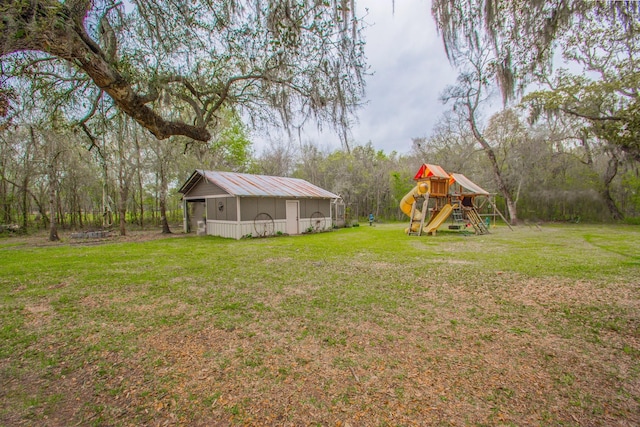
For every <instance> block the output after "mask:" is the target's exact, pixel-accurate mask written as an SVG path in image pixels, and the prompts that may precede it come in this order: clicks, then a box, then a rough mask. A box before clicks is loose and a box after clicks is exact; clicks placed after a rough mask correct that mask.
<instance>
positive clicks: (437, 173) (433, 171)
mask: <svg viewBox="0 0 640 427" xmlns="http://www.w3.org/2000/svg"><path fill="white" fill-rule="evenodd" d="M432 176H434V177H436V178H444V179H448V178H449V174H448V173H447V172H445V170H444V169H442V167H441V166H438V165H430V164H427V163H425V164H423V165H422V167H421V168H420V170H419V171H418V173H417V174H416V176H414V177H413V179H414V180H416V181H419V180H421V179H425V178H430V177H432Z"/></svg>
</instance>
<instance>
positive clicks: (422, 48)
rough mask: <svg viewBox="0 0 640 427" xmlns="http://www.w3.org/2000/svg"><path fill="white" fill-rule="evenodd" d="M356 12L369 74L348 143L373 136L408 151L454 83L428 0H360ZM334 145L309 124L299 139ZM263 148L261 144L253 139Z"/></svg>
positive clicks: (383, 146) (385, 146)
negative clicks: (363, 103)
mask: <svg viewBox="0 0 640 427" xmlns="http://www.w3.org/2000/svg"><path fill="white" fill-rule="evenodd" d="M356 7H357V11H358V14H359V15H360V16H363V15H365V14H366V13H367V12H366V10H365V9H368V15H367V16H366V18H365V21H366V22H367V23H368V24H369V25H370V26H369V27H368V28H367V29H366V30H365V40H366V48H365V52H366V55H367V58H368V63H369V65H370V66H371V70H370V71H371V72H372V73H373V75H371V76H368V77H367V79H366V82H367V89H366V90H367V92H366V101H367V105H366V106H365V107H363V108H362V109H361V110H360V111H359V114H358V118H359V124H357V125H356V126H354V127H353V128H352V138H351V140H350V145H352V146H353V145H364V144H366V143H367V142H369V141H371V142H372V144H373V146H374V147H375V148H376V149H379V150H384V151H385V152H386V153H390V152H391V151H394V150H395V151H397V152H399V153H406V152H408V151H409V150H410V149H411V139H412V138H416V137H422V136H428V135H429V134H430V133H431V130H432V128H433V125H434V124H435V123H436V121H437V120H438V118H439V117H440V116H441V115H442V113H443V112H444V111H445V110H446V109H447V108H448V107H447V106H444V105H442V103H441V102H440V101H439V99H438V98H439V96H440V94H441V93H442V91H443V90H444V88H445V87H446V86H448V85H450V84H453V83H454V82H455V78H456V72H455V70H454V69H453V68H452V67H451V65H450V64H449V61H448V60H447V57H446V54H445V52H444V48H443V45H442V39H441V37H440V36H438V34H437V33H436V26H435V23H434V21H433V17H432V16H431V1H430V0H395V13H394V11H393V1H392V0H358V1H357V6H356ZM309 141H311V142H313V143H315V144H316V145H318V146H319V147H321V148H329V149H337V148H339V147H340V142H339V139H338V137H337V136H336V135H335V133H333V132H330V131H325V132H323V133H322V134H320V133H318V132H317V130H316V129H315V128H313V129H308V130H307V131H306V135H303V137H302V142H303V143H306V142H309ZM256 148H257V151H261V149H260V148H261V147H260V144H256Z"/></svg>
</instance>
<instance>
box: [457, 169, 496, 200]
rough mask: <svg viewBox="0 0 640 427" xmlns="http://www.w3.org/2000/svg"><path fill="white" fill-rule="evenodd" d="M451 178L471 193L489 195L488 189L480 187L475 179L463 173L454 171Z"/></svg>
mask: <svg viewBox="0 0 640 427" xmlns="http://www.w3.org/2000/svg"><path fill="white" fill-rule="evenodd" d="M451 179H452V180H453V182H455V183H457V184H458V185H460V187H462V188H463V189H464V190H466V191H467V192H468V193H469V194H477V195H483V196H488V195H489V192H488V191H486V190H483V189H482V188H480V186H479V185H477V184H476V183H474V182H473V181H471V180H470V179H469V178H467V177H466V176H464V175H463V174H461V173H452V174H451Z"/></svg>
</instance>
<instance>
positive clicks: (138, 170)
mask: <svg viewBox="0 0 640 427" xmlns="http://www.w3.org/2000/svg"><path fill="white" fill-rule="evenodd" d="M135 143H136V173H137V177H138V192H139V193H140V228H142V229H144V189H143V187H142V164H141V163H142V162H141V161H140V142H139V141H138V135H137V133H136V136H135ZM134 200H135V195H134Z"/></svg>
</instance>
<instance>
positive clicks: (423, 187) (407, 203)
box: [400, 182, 429, 233]
mask: <svg viewBox="0 0 640 427" xmlns="http://www.w3.org/2000/svg"><path fill="white" fill-rule="evenodd" d="M428 190H429V185H428V184H427V183H425V182H421V183H420V184H418V185H416V186H415V187H413V189H412V190H411V191H409V192H408V193H407V194H406V195H405V196H404V197H403V198H402V200H401V201H400V210H401V211H402V212H404V213H405V215H407V216H408V217H409V218H411V209H412V208H413V204H414V203H415V202H416V197H420V196H422V195H424V194H426V193H427V191H428ZM421 219H422V213H421V212H420V211H419V210H418V209H416V210H415V212H414V213H413V220H414V221H417V222H415V223H414V224H413V225H412V227H411V231H416V230H418V227H420V220H421ZM405 232H407V233H408V232H409V229H408V228H407V230H405Z"/></svg>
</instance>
